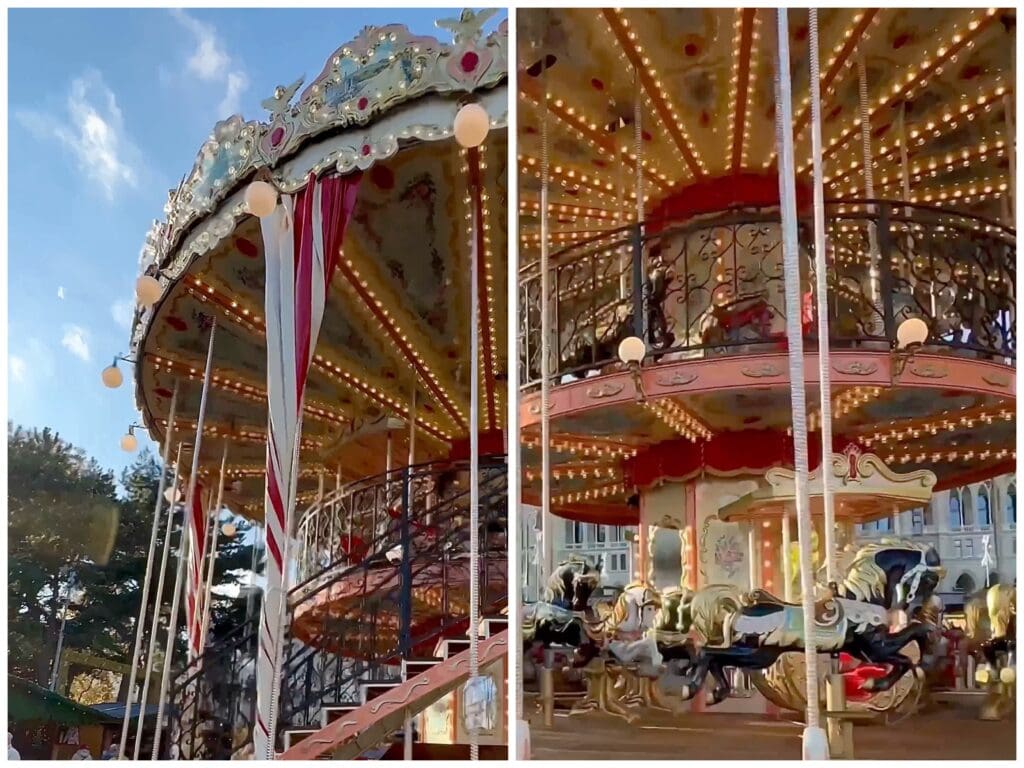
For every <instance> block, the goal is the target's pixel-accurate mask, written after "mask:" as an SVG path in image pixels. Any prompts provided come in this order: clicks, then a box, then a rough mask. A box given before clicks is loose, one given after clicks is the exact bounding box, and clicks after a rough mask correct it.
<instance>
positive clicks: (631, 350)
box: [619, 336, 647, 365]
mask: <svg viewBox="0 0 1024 768" xmlns="http://www.w3.org/2000/svg"><path fill="white" fill-rule="evenodd" d="M646 355H647V345H646V344H644V340H643V339H641V338H640V337H639V336H627V337H626V338H624V339H623V340H622V341H620V342H619V360H621V361H622V362H624V363H625V364H626V365H634V364H639V363H640V361H641V360H643V359H644V357H645V356H646Z"/></svg>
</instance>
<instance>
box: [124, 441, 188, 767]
mask: <svg viewBox="0 0 1024 768" xmlns="http://www.w3.org/2000/svg"><path fill="white" fill-rule="evenodd" d="M180 469H181V443H180V442H179V443H178V451H177V456H176V458H175V459H174V470H173V472H172V474H171V496H170V500H169V501H168V502H167V525H166V526H165V528H164V543H163V553H162V554H161V555H160V575H159V577H158V578H157V582H156V597H155V598H154V601H153V602H154V605H153V621H152V624H151V626H150V629H149V648H148V649H147V650H146V670H145V677H144V678H143V680H142V696H141V698H140V699H139V701H140V707H139V719H138V722H137V723H136V724H135V748H134V749H133V750H132V760H138V759H139V750H140V748H141V747H142V731H143V726H144V724H145V721H146V704H147V702H148V701H149V682H150V678H152V677H153V662H154V661H155V660H156V658H155V657H156V641H157V636H158V635H159V634H160V604H161V603H162V602H163V600H164V577H165V576H166V575H167V561H168V558H169V557H170V554H171V536H172V534H173V533H174V510H175V508H176V507H177V506H178V479H179V478H180V477H181V475H180V472H179V470H180ZM182 533H184V526H183V527H182Z"/></svg>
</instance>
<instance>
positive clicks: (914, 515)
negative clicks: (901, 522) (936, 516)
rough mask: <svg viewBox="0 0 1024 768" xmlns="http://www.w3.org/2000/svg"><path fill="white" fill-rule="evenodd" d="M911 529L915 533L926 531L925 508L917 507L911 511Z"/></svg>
mask: <svg viewBox="0 0 1024 768" xmlns="http://www.w3.org/2000/svg"><path fill="white" fill-rule="evenodd" d="M910 530H911V531H912V532H913V533H924V510H923V509H915V510H912V511H911V512H910Z"/></svg>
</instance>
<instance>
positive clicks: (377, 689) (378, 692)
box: [359, 680, 402, 704]
mask: <svg viewBox="0 0 1024 768" xmlns="http://www.w3.org/2000/svg"><path fill="white" fill-rule="evenodd" d="M401 684H402V681H401V680H394V681H391V682H387V683H382V682H373V683H363V684H362V685H361V686H360V687H359V699H360V701H361V702H362V703H363V704H365V703H366V702H368V701H373V700H374V699H376V698H377V697H378V696H383V695H384V694H386V693H387V692H388V691H390V690H392V689H394V688H397V687H398V686H400V685H401Z"/></svg>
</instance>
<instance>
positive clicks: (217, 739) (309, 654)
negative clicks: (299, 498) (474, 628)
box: [169, 457, 508, 759]
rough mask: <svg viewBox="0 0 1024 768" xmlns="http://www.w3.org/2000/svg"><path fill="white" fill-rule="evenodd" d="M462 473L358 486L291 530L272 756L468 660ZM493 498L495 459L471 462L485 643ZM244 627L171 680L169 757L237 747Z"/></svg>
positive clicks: (246, 690) (429, 472)
mask: <svg viewBox="0 0 1024 768" xmlns="http://www.w3.org/2000/svg"><path fill="white" fill-rule="evenodd" d="M468 468H469V467H468V462H463V461H459V462H435V463H432V464H426V465H420V466H414V467H410V468H403V469H400V470H397V471H395V472H391V473H388V474H385V475H381V476H378V477H375V478H368V479H367V480H363V481H359V482H357V483H354V484H352V485H350V486H347V487H345V488H342V489H341V490H340V491H338V492H335V493H333V494H330V495H328V496H326V497H325V498H324V499H323V500H321V501H320V502H319V503H317V504H314V505H313V506H312V507H310V509H309V510H307V511H306V512H305V513H304V514H303V515H302V517H301V518H300V519H299V524H298V526H297V529H296V537H295V539H293V542H292V545H291V546H292V547H293V549H292V551H293V552H294V553H295V556H294V558H289V559H290V560H293V561H294V563H295V567H296V573H294V575H293V582H298V583H297V584H296V586H294V587H293V588H291V590H290V591H289V601H288V620H287V625H286V626H287V629H286V632H285V636H284V643H285V646H284V662H283V665H282V670H281V690H280V692H279V693H280V695H279V697H278V701H279V713H278V729H277V732H278V742H277V747H278V749H282V748H284V749H287V748H288V747H289V746H291V745H292V744H294V743H296V740H298V739H300V738H301V737H302V736H303V734H304V735H306V736H308V735H310V734H311V733H314V732H316V731H317V730H318V729H320V728H321V727H323V726H324V725H326V724H329V723H330V722H331V721H332V720H331V719H332V718H337V717H339V716H341V715H343V714H344V713H346V712H351V711H354V709H355V708H358V707H360V706H362V705H364V704H366V703H367V702H372V701H374V700H375V698H377V697H379V696H381V695H382V694H385V693H387V692H388V691H389V690H391V689H393V688H395V687H396V686H400V685H403V684H404V683H405V682H407V681H408V680H410V679H412V678H413V677H415V676H416V675H419V674H422V673H423V672H425V671H427V670H429V669H430V668H431V667H433V666H434V665H436V664H438V663H442V662H444V660H446V659H448V658H451V657H452V655H453V654H458V653H459V651H460V650H461V649H463V648H468V643H469V641H468V638H467V636H466V633H467V630H468V623H469V618H468V617H469V562H470V561H469V538H470V528H469V481H468ZM506 488H507V471H506V466H505V461H504V457H497V458H489V459H481V462H480V504H479V520H480V533H479V541H480V553H479V555H480V556H479V565H480V593H479V594H480V615H481V616H489V617H491V618H490V619H488V620H487V621H486V622H484V624H486V625H487V626H486V629H487V631H488V632H490V631H492V630H493V628H495V627H497V626H498V623H499V622H500V621H501V619H499V618H498V614H499V613H500V611H501V609H502V607H503V606H504V604H505V601H506V597H507V584H506V581H505V574H506V573H507V571H506V563H507V552H506V549H505V532H506V531H507V529H508V516H507V507H506V497H507V494H506ZM256 618H257V617H253V618H252V619H250V620H249V621H247V622H246V623H244V624H242V625H240V626H239V627H238V628H237V629H236V630H234V631H233V632H231V633H230V634H229V635H228V636H227V637H224V638H222V639H220V640H219V641H218V642H217V643H216V644H214V645H211V646H210V647H208V648H207V650H206V652H205V653H204V654H202V655H201V656H199V657H197V658H196V659H194V660H193V661H192V662H191V663H189V664H188V665H187V666H186V668H185V669H184V670H183V672H182V673H181V674H179V675H178V676H177V678H176V683H175V685H174V688H173V689H172V692H171V699H170V701H171V704H172V710H171V712H172V714H171V729H170V739H169V741H170V747H169V751H170V756H171V757H174V758H178V759H228V758H231V757H236V756H240V755H242V754H244V753H245V751H246V750H247V749H249V748H250V745H251V742H252V725H253V723H254V720H255V706H256V656H257V652H258V647H257V646H258V641H257V638H258V631H257V621H256ZM482 628H484V627H483V626H482Z"/></svg>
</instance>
